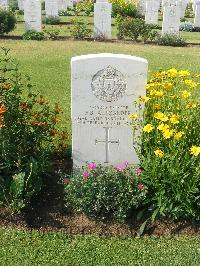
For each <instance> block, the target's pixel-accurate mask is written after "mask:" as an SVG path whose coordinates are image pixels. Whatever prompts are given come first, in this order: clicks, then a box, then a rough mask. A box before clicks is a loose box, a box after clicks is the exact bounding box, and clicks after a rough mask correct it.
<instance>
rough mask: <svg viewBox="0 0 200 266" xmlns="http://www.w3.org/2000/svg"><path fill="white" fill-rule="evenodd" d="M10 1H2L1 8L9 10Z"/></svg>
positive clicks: (0, 0)
mask: <svg viewBox="0 0 200 266" xmlns="http://www.w3.org/2000/svg"><path fill="white" fill-rule="evenodd" d="M8 6H9V5H8V0H0V8H2V9H8Z"/></svg>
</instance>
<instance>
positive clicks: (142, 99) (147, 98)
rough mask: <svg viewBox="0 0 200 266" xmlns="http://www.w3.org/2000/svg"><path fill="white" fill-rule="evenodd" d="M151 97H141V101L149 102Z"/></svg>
mask: <svg viewBox="0 0 200 266" xmlns="http://www.w3.org/2000/svg"><path fill="white" fill-rule="evenodd" d="M150 99H151V98H149V97H139V101H140V102H144V103H146V102H148V101H149V100H150Z"/></svg>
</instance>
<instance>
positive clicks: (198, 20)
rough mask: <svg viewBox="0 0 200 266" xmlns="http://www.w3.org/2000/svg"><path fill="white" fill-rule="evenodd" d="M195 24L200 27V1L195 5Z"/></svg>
mask: <svg viewBox="0 0 200 266" xmlns="http://www.w3.org/2000/svg"><path fill="white" fill-rule="evenodd" d="M194 26H195V27H200V2H197V3H196V5H195V17H194Z"/></svg>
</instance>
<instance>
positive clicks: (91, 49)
mask: <svg viewBox="0 0 200 266" xmlns="http://www.w3.org/2000/svg"><path fill="white" fill-rule="evenodd" d="M0 46H1V47H6V48H9V49H11V56H12V57H13V58H15V59H16V60H17V62H19V65H20V69H21V70H22V72H23V73H24V74H27V75H29V76H30V77H31V80H32V83H33V84H35V88H34V90H35V91H38V92H39V93H41V94H43V95H44V96H46V98H48V99H49V101H50V102H51V103H52V104H53V103H55V102H58V103H59V104H60V105H61V106H62V108H63V110H64V123H66V124H67V125H68V127H69V128H70V121H69V119H70V105H71V102H70V91H71V84H70V83H71V82H70V80H71V77H70V75H71V73H70V61H71V58H72V57H73V56H77V55H82V54H90V53H92V54H95V53H116V54H117V53H121V54H129V55H134V56H140V57H144V58H146V59H147V60H148V62H149V70H150V71H157V70H159V69H168V68H172V67H175V68H178V69H187V70H189V71H191V72H194V73H199V72H200V63H199V62H200V49H199V47H186V48H182V47H180V48H174V47H161V46H155V45H142V44H137V45H136V44H134V45H133V44H131V43H130V44H127V43H126V44H124V43H109V42H87V41H41V42H37V41H14V40H0Z"/></svg>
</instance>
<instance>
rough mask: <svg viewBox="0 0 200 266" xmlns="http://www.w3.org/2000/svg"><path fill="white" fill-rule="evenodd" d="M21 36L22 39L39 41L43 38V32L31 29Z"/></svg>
mask: <svg viewBox="0 0 200 266" xmlns="http://www.w3.org/2000/svg"><path fill="white" fill-rule="evenodd" d="M22 38H23V40H36V41H41V40H43V39H44V33H43V32H37V31H33V30H28V31H26V32H25V33H24V34H23V35H22Z"/></svg>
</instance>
